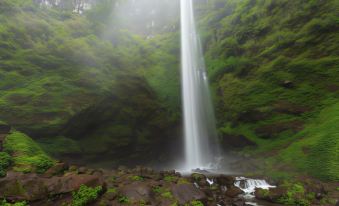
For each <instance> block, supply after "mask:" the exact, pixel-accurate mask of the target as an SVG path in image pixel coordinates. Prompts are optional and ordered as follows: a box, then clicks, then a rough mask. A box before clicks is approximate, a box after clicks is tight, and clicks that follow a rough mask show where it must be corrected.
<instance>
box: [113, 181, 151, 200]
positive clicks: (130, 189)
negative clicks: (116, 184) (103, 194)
mask: <svg viewBox="0 0 339 206" xmlns="http://www.w3.org/2000/svg"><path fill="white" fill-rule="evenodd" d="M119 194H120V195H122V196H125V197H127V198H128V199H129V200H131V201H132V202H138V201H146V202H149V201H150V200H151V197H152V188H151V186H149V185H148V184H147V183H145V182H133V183H132V184H128V185H125V186H124V187H122V188H121V189H120V192H119Z"/></svg>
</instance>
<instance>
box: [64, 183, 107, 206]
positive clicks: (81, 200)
mask: <svg viewBox="0 0 339 206" xmlns="http://www.w3.org/2000/svg"><path fill="white" fill-rule="evenodd" d="M101 192H102V187H101V186H98V187H95V188H91V187H87V186H86V185H81V186H80V188H79V190H78V191H76V192H73V193H72V197H73V199H72V204H71V205H72V206H85V205H87V204H88V203H90V202H93V201H94V200H96V199H97V198H98V196H99V194H100V193H101Z"/></svg>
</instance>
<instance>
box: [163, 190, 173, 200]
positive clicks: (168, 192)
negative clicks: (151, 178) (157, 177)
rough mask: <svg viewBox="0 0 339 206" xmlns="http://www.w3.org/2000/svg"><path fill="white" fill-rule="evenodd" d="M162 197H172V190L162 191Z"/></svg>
mask: <svg viewBox="0 0 339 206" xmlns="http://www.w3.org/2000/svg"><path fill="white" fill-rule="evenodd" d="M161 197H164V198H168V199H172V198H173V195H172V193H171V192H170V191H166V192H163V193H161Z"/></svg>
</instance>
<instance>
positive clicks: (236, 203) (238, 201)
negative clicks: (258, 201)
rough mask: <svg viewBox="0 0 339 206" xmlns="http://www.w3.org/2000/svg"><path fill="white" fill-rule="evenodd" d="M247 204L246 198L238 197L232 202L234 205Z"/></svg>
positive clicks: (242, 205) (243, 205) (241, 205)
mask: <svg viewBox="0 0 339 206" xmlns="http://www.w3.org/2000/svg"><path fill="white" fill-rule="evenodd" d="M245 205H246V204H245V200H243V199H236V200H234V202H233V203H232V206H245Z"/></svg>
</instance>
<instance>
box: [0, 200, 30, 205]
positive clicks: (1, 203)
mask: <svg viewBox="0 0 339 206" xmlns="http://www.w3.org/2000/svg"><path fill="white" fill-rule="evenodd" d="M0 206H28V204H27V202H25V201H22V202H15V203H8V202H7V201H6V200H3V201H1V202H0Z"/></svg>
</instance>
